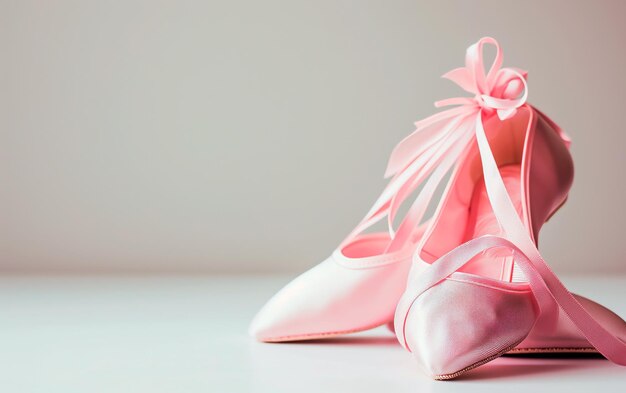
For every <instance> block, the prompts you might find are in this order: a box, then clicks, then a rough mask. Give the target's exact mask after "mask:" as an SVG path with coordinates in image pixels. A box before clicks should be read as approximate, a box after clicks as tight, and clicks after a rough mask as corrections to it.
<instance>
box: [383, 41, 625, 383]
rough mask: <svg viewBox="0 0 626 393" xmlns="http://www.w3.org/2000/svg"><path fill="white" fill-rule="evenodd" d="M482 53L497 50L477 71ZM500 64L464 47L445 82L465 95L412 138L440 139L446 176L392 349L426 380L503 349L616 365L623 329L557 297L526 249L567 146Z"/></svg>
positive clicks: (552, 204) (557, 285) (552, 194)
mask: <svg viewBox="0 0 626 393" xmlns="http://www.w3.org/2000/svg"><path fill="white" fill-rule="evenodd" d="M485 44H492V45H494V46H495V47H496V50H497V53H496V57H495V60H494V63H493V65H492V66H491V68H490V70H489V71H488V72H487V73H485V70H484V67H483V60H482V49H483V46H484V45H485ZM501 64H502V53H501V51H500V47H499V46H498V43H497V42H496V41H495V40H494V39H492V38H483V39H481V40H480V41H479V42H478V43H476V44H474V45H472V46H471V47H470V48H469V49H468V51H467V55H466V67H464V68H460V69H457V70H454V71H452V72H450V73H448V74H446V75H445V77H447V78H448V79H451V80H452V81H454V82H456V83H457V84H459V85H460V86H461V87H462V88H464V89H465V90H466V91H468V92H470V93H472V94H475V96H474V97H473V98H455V99H449V100H444V101H441V102H439V103H437V104H438V106H443V105H452V104H454V105H459V106H457V107H456V108H454V109H450V110H447V111H444V112H440V113H438V114H436V115H434V116H432V117H430V118H427V119H425V120H423V121H422V122H421V123H420V124H421V127H418V130H417V131H416V134H417V135H419V134H420V133H421V134H423V133H426V132H429V135H430V136H429V137H428V138H430V137H432V138H438V139H439V140H446V141H447V150H444V151H445V153H442V154H444V156H445V159H444V160H443V161H441V162H447V163H448V164H449V165H450V166H452V167H453V168H454V170H453V171H452V175H451V178H450V180H449V182H448V185H447V187H446V191H445V192H444V196H443V197H442V199H441V201H440V203H439V205H438V207H437V210H436V212H435V215H434V217H433V219H432V220H431V222H430V224H429V225H428V227H427V228H426V231H425V233H424V235H423V236H422V238H421V240H420V242H419V243H418V245H417V247H416V251H415V255H414V260H413V264H412V267H411V271H410V273H409V279H408V282H407V285H406V291H405V293H404V294H403V295H402V297H401V299H400V301H399V302H398V306H397V309H396V313H395V323H394V325H395V331H396V335H397V337H398V340H399V342H400V344H401V345H403V346H404V347H405V348H406V349H407V350H409V351H410V352H412V354H413V357H414V358H415V359H416V360H417V362H418V364H419V365H420V366H421V368H422V369H423V370H424V371H425V372H426V373H428V374H429V375H431V376H432V377H433V378H435V379H451V378H455V377H458V376H459V375H461V374H463V373H465V372H466V371H468V370H471V369H473V368H475V367H478V366H480V365H482V364H485V363H487V362H489V361H490V360H493V359H495V358H497V357H498V356H500V355H502V354H504V353H507V352H567V351H589V350H593V351H598V352H600V353H601V354H603V355H604V356H605V357H607V358H608V359H610V360H611V361H613V362H615V363H617V364H620V365H626V322H624V321H623V320H622V319H621V318H620V317H619V316H617V315H616V314H614V313H612V312H611V311H609V310H608V309H606V308H604V307H602V306H601V305H599V304H597V303H594V302H592V301H590V300H588V299H585V298H582V297H580V296H577V295H573V294H571V293H570V292H569V291H567V289H566V288H565V287H564V286H563V284H562V283H561V282H560V281H559V279H558V278H557V277H556V275H555V274H554V273H553V272H552V271H551V270H550V268H549V267H548V265H547V264H546V262H545V261H544V260H543V259H542V258H541V255H540V254H539V251H538V250H537V247H536V240H537V238H538V235H539V231H540V229H541V227H542V225H543V224H544V223H545V222H546V221H547V220H548V219H549V218H550V217H551V216H552V214H554V213H555V212H556V211H557V210H558V209H559V208H560V207H561V206H562V205H563V204H564V203H565V200H566V198H567V195H568V192H569V189H570V186H571V183H572V181H573V163H572V159H571V156H570V153H569V138H567V136H566V135H565V134H564V133H563V132H562V131H561V130H560V128H559V127H558V126H556V124H555V123H554V122H552V121H551V120H550V119H549V118H547V116H545V115H544V114H543V113H541V112H539V111H538V110H537V109H535V108H534V107H532V106H530V105H529V104H527V103H526V96H527V87H526V74H525V73H524V72H522V71H519V70H514V69H510V68H501ZM428 138H426V139H428ZM405 165H406V163H405ZM440 166H441V165H440ZM440 166H439V167H440ZM435 167H436V169H434V171H433V173H438V169H439V167H437V166H435ZM447 168H448V167H444V168H443V169H444V170H447ZM433 176H434V175H433ZM441 180H442V178H439V179H437V182H439V181H441ZM418 198H419V196H418Z"/></svg>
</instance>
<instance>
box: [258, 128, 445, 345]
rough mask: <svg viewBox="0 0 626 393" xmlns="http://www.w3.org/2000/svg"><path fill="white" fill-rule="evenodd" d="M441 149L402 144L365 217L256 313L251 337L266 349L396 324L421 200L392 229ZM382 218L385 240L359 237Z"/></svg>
mask: <svg viewBox="0 0 626 393" xmlns="http://www.w3.org/2000/svg"><path fill="white" fill-rule="evenodd" d="M438 145H439V144H438V143H435V144H434V145H429V144H424V143H422V142H421V141H420V138H417V139H415V138H408V139H406V140H404V141H403V142H401V146H400V147H399V148H396V150H394V152H393V154H392V157H393V159H392V160H390V162H389V164H388V167H387V172H386V177H391V176H393V177H392V178H391V180H390V181H389V184H388V185H387V187H386V188H385V190H384V191H383V193H382V194H381V196H380V197H379V198H378V200H377V201H376V202H375V203H374V206H373V207H372V208H371V210H370V211H369V213H368V214H367V215H366V216H365V218H364V219H363V220H362V221H361V222H360V223H359V225H357V227H356V228H355V229H354V230H353V231H352V233H350V235H349V236H348V237H347V238H346V240H344V241H343V242H342V243H341V244H340V246H339V247H338V248H337V249H336V250H335V251H334V252H333V253H332V255H331V256H330V257H329V258H327V259H326V260H324V261H323V262H321V263H320V264H318V265H316V266H315V267H313V268H312V269H310V270H308V271H306V272H304V273H303V274H301V275H300V276H298V277H297V278H295V279H294V280H293V281H291V282H290V283H289V284H287V285H286V286H285V287H284V288H282V289H281V290H280V291H279V292H278V293H276V294H275V295H274V296H273V297H272V298H271V299H270V300H269V301H268V302H267V303H266V304H265V305H264V306H263V307H262V308H261V310H260V311H259V312H258V313H257V315H256V316H255V317H254V319H253V321H252V323H251V325H250V328H249V334H250V335H251V336H253V337H255V338H256V339H257V340H259V341H264V342H284V341H299V340H311V339H319V338H327V337H332V336H337V335H342V334H347V333H354V332H358V331H362V330H367V329H371V328H374V327H377V326H381V325H384V324H388V325H390V324H392V323H393V315H394V311H395V308H396V305H397V303H398V300H399V299H400V296H401V295H402V293H403V292H404V286H405V285H406V279H407V276H408V272H409V269H410V266H411V257H412V255H413V252H414V251H415V246H416V244H417V242H418V240H419V239H420V238H421V235H422V233H423V231H424V229H425V228H426V224H422V225H418V224H419V223H420V222H421V220H422V217H423V215H424V212H425V210H426V208H427V203H426V202H427V201H426V198H424V197H422V198H418V199H417V200H415V201H414V202H413V204H412V205H411V207H410V208H409V209H408V212H407V213H406V214H405V216H404V217H403V219H402V220H401V223H400V225H399V226H398V232H397V233H396V231H395V230H394V228H393V225H392V224H393V222H394V221H395V218H396V216H397V214H398V209H399V207H400V206H401V205H402V203H403V202H404V201H405V200H406V199H407V197H408V196H409V195H410V194H411V193H412V192H413V191H414V190H415V189H416V188H417V187H418V186H419V185H420V184H422V182H423V181H424V179H425V177H426V176H428V174H429V173H430V171H431V170H432V165H434V164H435V163H436V162H437V160H433V159H432V154H433V152H435V151H436V148H437V146H438ZM407 159H412V163H411V164H410V165H407V166H399V165H398V163H399V162H403V161H406V160H407ZM432 192H434V189H433V190H431V192H430V193H428V192H427V193H424V192H422V194H421V195H423V196H424V195H430V194H432ZM385 217H386V218H387V225H388V230H389V231H388V232H389V233H373V234H364V233H363V232H364V231H365V230H366V229H368V228H369V227H371V226H372V225H374V224H375V223H377V222H378V221H380V220H381V219H383V218H385Z"/></svg>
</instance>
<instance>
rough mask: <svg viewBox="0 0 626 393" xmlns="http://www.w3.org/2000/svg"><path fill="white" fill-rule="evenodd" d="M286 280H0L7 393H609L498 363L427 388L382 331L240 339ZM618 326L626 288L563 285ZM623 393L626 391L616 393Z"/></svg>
mask: <svg viewBox="0 0 626 393" xmlns="http://www.w3.org/2000/svg"><path fill="white" fill-rule="evenodd" d="M287 281H288V278H286V277H265V278H261V277H257V278H255V277H239V278H237V277H167V278H166V277H98V278H95V277H48V278H45V277H11V276H5V277H0V311H1V312H2V319H1V321H2V322H1V323H0V370H1V372H0V386H1V387H2V391H6V392H20V393H21V392H46V393H51V392H52V393H54V392H63V393H71V392H81V393H82V392H89V393H95V392H150V393H158V392H239V391H243V392H247V391H252V392H273V393H275V392H294V391H297V392H299V393H303V392H336V391H338V392H341V391H347V392H355V391H358V392H359V393H366V392H377V393H381V392H382V393H387V392H405V391H406V392H431V391H432V392H439V391H443V392H446V391H458V390H460V388H462V390H463V391H466V392H473V391H481V392H484V391H485V388H488V387H490V386H493V387H494V388H498V389H506V391H507V392H509V391H518V390H519V391H531V389H532V391H534V390H536V389H541V390H548V389H550V390H552V391H553V392H558V391H568V392H574V391H578V390H582V391H587V392H589V391H598V392H599V391H602V392H604V391H607V392H608V391H618V387H622V388H623V387H624V386H626V369H625V368H621V367H618V366H615V365H612V364H611V363H609V362H608V361H606V360H604V359H601V358H597V357H582V358H581V357H577V358H568V357H556V358H542V357H503V358H499V359H497V360H495V361H494V362H491V363H489V364H487V365H485V366H482V367H480V368H478V369H475V370H473V371H471V372H469V373H468V374H466V375H465V376H464V377H463V378H462V379H459V380H455V381H450V382H436V381H432V380H430V379H429V378H428V377H426V376H424V375H423V374H422V373H421V372H420V371H419V370H418V369H417V367H416V365H415V363H414V362H413V361H412V359H411V355H410V354H408V353H407V352H405V351H404V350H403V349H402V348H401V347H400V346H399V345H398V344H397V343H396V341H395V338H394V336H393V335H392V334H391V333H390V332H388V331H387V330H386V329H385V328H379V329H376V330H373V331H370V332H364V333H360V334H357V335H352V336H346V337H341V338H334V339H330V340H326V341H324V340H318V341H314V342H307V343H289V344H262V343H257V342H254V341H253V340H251V339H250V338H249V337H248V336H247V335H246V329H247V325H248V323H249V321H250V319H251V318H252V316H253V314H254V312H255V311H256V310H257V309H258V308H259V307H260V306H261V304H262V303H263V302H264V301H265V300H266V299H267V298H268V297H269V296H270V295H271V294H272V293H273V292H274V291H275V290H277V289H278V288H279V287H280V286H281V285H283V284H284V283H285V282H287ZM566 283H568V284H569V285H570V286H571V288H572V289H573V290H575V291H577V292H579V293H581V294H583V295H588V296H589V297H591V298H593V299H595V300H597V301H599V302H601V303H603V304H605V305H606V306H608V307H610V308H612V309H613V310H614V311H616V312H617V313H618V314H620V315H621V316H625V315H626V304H624V302H623V299H625V298H626V285H625V284H626V277H622V278H619V277H618V278H616V277H613V278H585V279H582V278H580V279H575V278H572V279H570V280H566ZM622 391H623V389H622Z"/></svg>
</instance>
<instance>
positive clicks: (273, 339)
mask: <svg viewBox="0 0 626 393" xmlns="http://www.w3.org/2000/svg"><path fill="white" fill-rule="evenodd" d="M387 323H388V322H382V323H377V324H375V325H371V326H366V327H363V328H357V329H352V330H340V331H335V332H324V333H308V334H297V335H292V336H280V337H271V338H264V339H259V341H261V342H265V343H282V342H292V341H308V340H318V339H325V338H332V337H337V336H343V335H346V334H352V333H359V332H364V331H366V330H371V329H375V328H377V327H380V326H383V325H386V324H387Z"/></svg>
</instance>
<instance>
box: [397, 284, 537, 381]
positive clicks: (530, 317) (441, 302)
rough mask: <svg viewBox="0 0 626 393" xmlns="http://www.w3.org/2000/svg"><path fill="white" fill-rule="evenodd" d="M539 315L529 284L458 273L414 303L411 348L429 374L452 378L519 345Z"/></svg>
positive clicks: (409, 322)
mask: <svg viewBox="0 0 626 393" xmlns="http://www.w3.org/2000/svg"><path fill="white" fill-rule="evenodd" d="M536 313H537V310H536V306H535V304H534V300H533V296H532V294H531V290H530V288H529V286H528V285H525V284H518V283H506V282H503V281H496V280H485V279H482V280H481V279H479V278H478V277H477V276H474V275H467V274H464V273H453V274H452V275H451V276H450V277H449V278H448V279H446V280H444V281H442V282H441V283H440V284H439V285H435V286H433V287H431V288H430V289H428V290H427V291H425V292H424V293H423V294H422V295H421V296H419V297H418V298H417V299H416V300H415V302H414V303H413V305H412V307H411V312H410V314H409V315H408V316H407V320H406V322H405V324H406V326H410V328H411V334H409V335H407V336H406V345H407V347H408V348H415V349H416V350H414V351H413V353H414V355H415V356H414V357H415V358H416V359H417V361H418V364H419V365H420V366H421V367H422V368H423V369H424V371H426V372H427V373H428V374H429V375H433V376H440V375H446V374H451V373H454V372H456V371H459V370H462V369H463V368H465V367H467V366H468V365H472V364H475V363H477V362H480V361H481V360H483V359H486V358H489V357H490V356H493V355H495V354H498V353H500V352H502V351H503V350H507V349H510V348H511V347H512V346H514V345H516V344H518V343H519V342H520V341H521V340H522V339H523V338H524V337H525V336H526V335H527V334H528V332H529V331H530V329H531V328H532V326H533V324H534V321H535V319H536ZM494 337H497V339H496V340H494ZM451 338H452V339H451Z"/></svg>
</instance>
